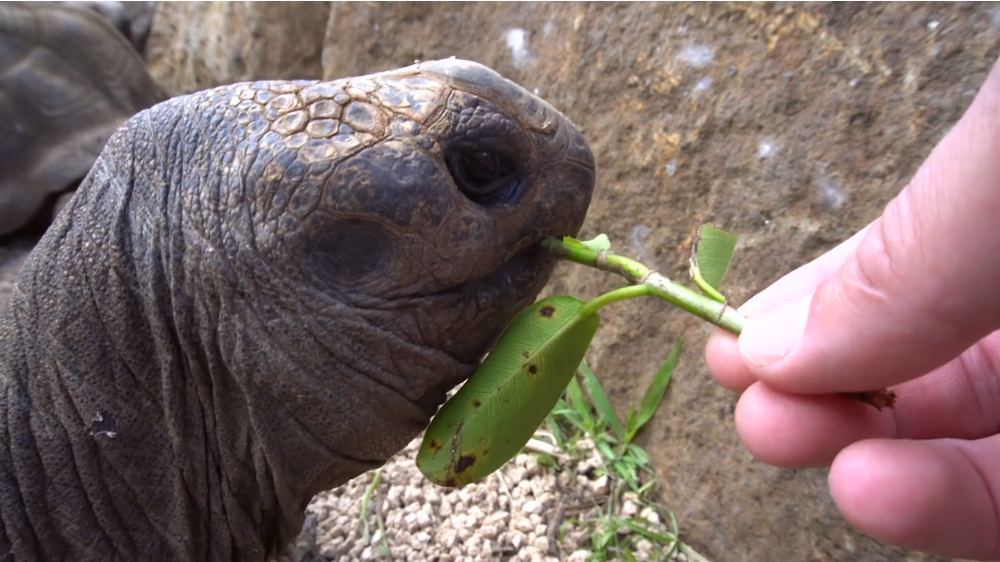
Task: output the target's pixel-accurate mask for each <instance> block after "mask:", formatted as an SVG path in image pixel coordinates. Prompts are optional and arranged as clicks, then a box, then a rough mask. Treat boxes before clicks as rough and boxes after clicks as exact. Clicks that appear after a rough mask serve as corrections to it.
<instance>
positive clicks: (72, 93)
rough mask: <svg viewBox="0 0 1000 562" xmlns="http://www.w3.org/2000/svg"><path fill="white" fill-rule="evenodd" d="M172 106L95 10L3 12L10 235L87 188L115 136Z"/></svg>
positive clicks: (0, 81) (0, 122)
mask: <svg viewBox="0 0 1000 562" xmlns="http://www.w3.org/2000/svg"><path fill="white" fill-rule="evenodd" d="M165 98H166V95H165V94H164V92H163V90H162V89H161V88H160V87H159V86H157V84H156V83H155V82H154V81H153V79H152V78H151V77H150V76H149V74H147V72H146V68H145V65H144V63H143V61H142V58H141V57H140V56H139V54H138V53H137V52H136V50H135V48H134V46H133V45H132V43H130V42H129V40H128V39H126V37H125V36H124V35H122V33H121V32H120V31H119V30H118V29H116V28H115V27H114V26H113V25H112V24H111V23H110V22H109V21H108V20H107V19H106V18H105V17H102V16H101V15H98V13H96V12H95V11H93V10H91V9H87V8H85V7H83V6H80V5H73V4H61V3H52V4H43V3H34V2H33V3H9V4H8V3H5V4H0V236H2V235H5V234H10V233H12V232H15V231H17V230H18V229H20V228H22V227H23V226H25V225H26V224H28V223H29V222H30V221H31V220H32V219H33V218H34V217H35V216H36V215H37V214H38V213H39V212H40V211H42V209H43V208H44V207H45V206H46V204H47V203H50V202H51V201H52V199H53V197H54V196H55V195H57V194H59V193H61V192H64V191H66V190H68V189H71V188H72V187H73V186H74V185H75V184H76V183H78V182H79V181H80V180H81V179H83V177H84V176H85V175H86V174H87V172H88V171H89V170H90V167H91V166H92V165H93V163H94V161H95V160H96V158H97V155H98V154H100V152H101V149H102V148H104V145H105V143H106V142H107V140H108V138H109V137H110V136H111V134H112V133H113V132H114V131H115V129H117V128H118V127H120V126H121V125H122V124H123V123H124V122H125V120H126V119H128V118H129V117H131V116H132V115H134V114H135V113H136V112H138V111H140V110H142V109H145V108H148V107H150V106H152V105H153V104H155V103H157V102H160V101H162V100H164V99H165Z"/></svg>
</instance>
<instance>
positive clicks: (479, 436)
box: [417, 295, 600, 487]
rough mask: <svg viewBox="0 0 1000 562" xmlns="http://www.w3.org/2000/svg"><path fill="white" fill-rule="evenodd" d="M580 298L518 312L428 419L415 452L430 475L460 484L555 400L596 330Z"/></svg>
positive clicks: (493, 463)
mask: <svg viewBox="0 0 1000 562" xmlns="http://www.w3.org/2000/svg"><path fill="white" fill-rule="evenodd" d="M584 304H585V303H584V302H583V301H581V300H580V299H577V298H575V297H570V296H565V295H562V296H553V297H548V298H545V299H542V300H540V301H538V302H536V303H535V304H534V305H532V306H530V307H528V308H527V309H525V310H524V311H522V312H521V314H519V315H518V316H517V317H516V318H515V319H514V320H513V321H512V322H511V323H510V325H509V326H508V327H507V330H506V331H504V333H503V335H501V336H500V339H499V340H498V341H497V343H496V345H495V346H494V347H493V349H492V350H491V351H490V354H489V355H488V356H487V357H486V359H485V360H484V361H483V363H482V364H481V365H480V366H479V369H477V370H476V372H475V373H473V375H472V377H471V378H470V379H469V380H468V382H466V383H465V385H463V386H462V388H461V389H459V391H458V392H457V393H455V396H453V397H452V398H451V400H448V401H447V402H446V403H445V404H444V405H443V406H442V407H441V409H440V410H439V411H438V413H437V415H436V416H434V419H433V420H432V421H431V423H430V426H428V428H427V431H426V432H425V433H424V439H423V442H422V443H421V446H420V451H419V452H418V453H417V467H418V468H420V471H421V472H423V474H424V476H426V477H427V479H428V480H430V481H431V482H434V483H436V484H440V485H442V486H449V487H457V486H462V485H465V484H468V483H471V482H475V481H476V480H479V479H481V478H484V477H486V476H488V475H489V474H491V473H493V472H494V471H495V470H497V469H498V468H500V467H501V466H502V465H503V464H504V463H506V462H507V461H508V460H510V459H511V458H513V457H514V455H516V454H517V453H518V452H519V451H520V450H521V449H522V448H523V447H524V445H525V443H527V442H528V440H529V439H531V436H532V435H533V434H534V433H535V430H537V429H538V427H539V426H540V425H541V424H542V422H543V421H544V420H545V417H546V416H547V415H548V414H549V412H551V411H552V409H553V407H554V406H555V405H556V403H557V402H558V401H559V398H560V397H561V396H562V394H563V391H565V390H566V386H567V384H568V383H569V382H570V380H572V379H573V375H574V374H575V373H576V367H577V365H579V364H580V362H581V361H582V360H583V356H584V354H585V353H586V351H587V348H588V347H589V346H590V341H591V340H592V339H593V338H594V334H595V333H596V332H597V327H598V325H599V324H600V318H599V317H598V316H597V314H588V315H586V316H580V315H579V314H578V313H579V312H580V310H581V309H582V308H583V306H584Z"/></svg>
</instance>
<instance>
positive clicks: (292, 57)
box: [149, 3, 1000, 562]
mask: <svg viewBox="0 0 1000 562" xmlns="http://www.w3.org/2000/svg"><path fill="white" fill-rule="evenodd" d="M326 11H329V17H328V16H327V13H326ZM223 24H225V25H223ZM153 27H154V29H153V32H152V36H151V38H150V45H149V52H150V61H151V65H152V67H153V72H154V75H155V76H156V77H157V78H158V79H159V80H160V81H161V82H162V83H163V84H164V85H165V86H167V87H168V89H170V90H171V91H173V92H180V91H189V90H192V89H198V88H203V87H206V86H208V85H213V84H220V83H226V82H233V81H237V80H245V79H252V78H276V77H292V76H295V77H309V76H317V75H319V74H320V73H322V75H323V76H325V77H327V78H332V77H339V76H347V75H355V74H363V73H368V72H373V71H377V70H380V69H388V68H393V67H398V66H402V65H405V64H409V63H411V62H412V61H413V60H414V59H432V58H439V57H446V56H451V55H455V56H459V57H462V58H468V59H472V60H477V61H479V62H482V63H484V64H488V65H490V66H493V67H494V68H496V69H497V70H499V71H500V72H501V73H503V74H505V75H506V76H508V77H509V78H511V79H513V80H515V81H518V82H520V83H521V84H523V85H525V86H527V87H529V88H537V89H538V91H539V93H540V94H541V95H542V96H543V97H545V98H546V99H547V100H549V101H550V102H551V103H553V104H554V105H555V106H556V107H558V108H560V109H562V110H563V111H564V112H565V113H566V114H567V115H569V116H570V118H571V119H573V120H574V121H575V122H576V123H577V124H578V125H580V126H581V127H582V128H583V130H584V132H585V134H586V135H587V138H588V140H589V142H590V143H591V146H592V148H593V150H594V153H595V155H596V157H597V161H598V173H599V175H598V188H597V191H596V192H595V196H594V202H593V204H592V206H591V212H590V215H589V218H588V221H587V224H586V225H585V227H584V232H582V233H581V234H582V235H584V236H589V235H593V234H596V233H599V232H606V233H608V234H609V236H610V237H611V239H612V241H613V242H616V247H617V248H618V249H619V251H622V252H623V253H629V254H632V255H635V256H637V257H639V258H640V259H642V260H645V261H647V262H649V263H651V264H655V265H656V266H657V267H659V268H660V270H661V272H663V273H664V274H666V275H669V276H671V277H675V278H679V279H681V278H685V277H686V275H687V273H686V257H687V252H688V248H689V245H690V243H691V239H692V236H693V234H694V232H695V230H696V228H697V226H698V225H700V224H701V223H703V222H707V221H713V222H715V223H717V224H719V225H721V226H723V227H725V228H727V229H729V230H732V231H735V232H737V233H739V234H740V236H741V237H742V242H741V245H740V248H739V251H738V253H737V257H736V260H735V262H734V264H733V268H732V270H731V273H730V276H729V278H728V281H727V284H726V287H724V289H725V292H726V293H727V294H728V295H729V297H730V299H731V300H733V301H734V302H736V303H742V302H743V301H744V300H746V298H748V297H749V296H750V295H752V294H753V293H754V292H756V291H758V290H760V289H762V288H764V287H765V286H766V285H767V284H769V283H770V282H772V281H774V280H776V279H777V278H779V277H780V276H781V275H783V274H784V273H787V272H788V271H790V270H791V269H794V268H795V267H796V266H798V265H800V264H802V263H804V262H806V261H808V260H809V259H811V258H813V257H815V256H817V255H819V254H820V253H822V252H823V251H825V250H827V249H829V248H831V247H833V246H834V245H836V244H837V243H839V242H840V241H842V240H844V239H846V238H847V237H848V236H849V235H850V234H852V233H854V232H855V231H857V230H858V229H860V228H861V227H863V226H864V225H865V224H866V223H867V222H869V221H870V220H872V219H873V218H875V217H876V216H878V214H879V213H880V211H881V209H882V207H883V206H884V205H885V204H886V203H887V202H888V201H889V200H890V199H891V198H892V197H893V196H894V194H895V193H897V192H898V191H899V189H901V188H902V187H903V186H904V185H905V183H906V182H907V181H908V179H909V178H910V177H911V176H912V174H913V173H914V171H915V170H916V168H917V166H918V165H919V163H920V162H921V161H922V160H923V159H924V158H925V157H926V155H927V154H928V153H929V152H930V150H931V148H932V147H933V145H934V143H935V142H936V141H937V140H938V139H940V137H941V136H942V135H943V134H944V132H945V131H946V130H947V129H948V128H949V127H950V126H951V125H952V124H953V123H954V122H955V121H956V120H957V119H958V117H959V116H960V115H961V114H962V112H963V111H964V109H965V108H966V107H967V106H968V104H969V103H970V102H971V100H972V97H973V95H974V94H975V92H976V90H977V89H978V88H979V86H980V85H981V83H982V81H983V79H984V77H985V75H986V72H987V71H988V69H989V68H990V66H991V65H992V64H993V62H994V61H995V60H996V59H997V55H998V53H1000V10H998V9H997V8H996V7H995V6H993V5H989V4H948V5H947V6H944V5H938V4H919V5H917V4H871V5H868V4H866V5H858V4H838V3H829V4H826V3H818V4H787V3H782V4H767V5H758V4H690V5H689V4H678V3H669V4H517V5H513V4H511V5H507V4H461V5H459V4H411V3H380V4H369V3H351V4H346V3H345V4H340V3H338V4H334V5H333V6H332V7H327V6H325V5H323V6H310V5H306V4H305V3H303V4H300V5H296V6H289V5H287V4H282V5H280V6H277V5H270V4H260V5H258V4H254V5H244V4H239V5H232V6H229V5H223V4H221V3H220V4H209V3H198V4H196V5H194V6H191V7H185V6H183V5H181V4H173V3H166V4H165V5H164V6H162V7H161V9H160V11H159V13H158V15H157V19H156V21H154V26H153ZM324 28H325V30H324ZM324 37H325V39H324ZM320 48H322V49H323V51H322V58H320V55H319V49H320ZM307 61H309V62H307ZM320 62H321V63H322V67H321V68H320V66H318V64H319V63H320ZM614 286H616V281H615V280H614V279H611V278H610V276H607V275H599V274H597V273H595V272H591V271H585V270H583V269H582V268H578V267H572V266H564V267H562V269H561V272H560V274H559V275H558V276H557V278H555V279H554V281H553V283H552V286H551V291H552V292H557V293H572V294H577V295H580V296H584V297H590V296H594V295H596V294H598V293H599V292H603V291H606V290H608V289H610V288H612V287H614ZM640 315H644V318H645V320H641V319H640V318H641V316H640ZM708 332H709V330H708V328H707V327H706V326H705V325H703V324H702V323H700V322H699V321H696V320H693V319H691V318H687V317H686V316H685V315H684V314H682V313H679V312H676V311H674V310H672V309H671V308H669V307H667V306H666V305H663V304H660V303H655V302H641V303H640V302H627V303H622V304H618V305H615V306H613V307H610V309H608V310H607V312H606V313H605V314H604V328H603V329H602V330H601V331H600V332H599V333H598V336H597V338H596V341H595V345H594V348H593V350H592V353H591V355H590V362H591V365H592V366H593V367H594V368H595V370H596V371H597V373H598V375H599V376H601V377H602V380H603V382H604V383H605V385H606V386H608V387H610V388H611V389H612V390H613V391H614V396H615V398H616V403H617V406H618V408H619V411H620V412H624V411H625V409H626V408H627V406H628V405H629V404H635V403H637V402H638V400H639V398H640V396H641V392H642V390H643V389H644V388H645V386H646V384H648V381H649V379H650V377H651V376H652V374H653V372H654V371H655V369H656V368H657V366H658V365H659V363H660V362H661V361H662V360H663V359H664V357H665V355H666V353H667V352H668V350H669V347H670V344H671V343H672V342H673V341H675V340H676V339H677V338H678V337H680V336H684V337H685V341H686V342H687V346H686V351H685V353H684V355H683V357H682V362H681V365H680V367H679V368H678V370H677V371H676V372H675V375H674V382H673V383H672V385H671V388H670V390H669V392H668V396H667V400H666V404H665V405H664V407H663V408H662V409H661V412H660V414H659V416H658V418H657V419H656V420H655V421H654V423H653V425H652V427H651V428H650V429H651V431H649V432H648V433H647V434H646V436H645V438H644V445H645V446H646V447H647V448H648V449H649V450H651V451H652V453H653V455H654V460H655V462H656V465H657V467H658V470H659V473H660V476H661V477H662V478H663V479H664V480H665V489H664V501H665V503H667V504H668V505H669V506H670V507H671V508H672V509H673V510H674V512H675V513H676V515H677V518H678V520H679V523H680V525H681V529H682V532H683V534H684V538H685V539H686V540H687V541H689V542H691V543H692V544H693V545H694V547H695V548H696V549H697V550H699V551H700V552H702V553H703V554H705V555H707V556H708V557H709V558H711V559H713V560H718V561H723V562H724V561H739V560H817V561H828V560H829V561H832V560H845V561H846V560H869V561H884V560H931V559H933V558H931V557H927V556H923V555H919V554H916V553H911V552H906V551H903V550H901V549H896V548H891V547H887V546H884V545H882V544H880V543H878V542H876V541H874V540H871V539H869V538H866V537H864V536H863V535H861V534H859V533H857V532H856V531H854V530H852V529H851V527H850V526H849V525H848V524H847V523H846V522H844V521H843V519H842V518H841V517H840V516H839V515H838V513H837V511H836V509H835V507H834V505H833V502H832V501H831V500H830V498H829V495H828V492H827V485H826V473H825V471H822V470H804V471H795V470H779V469H776V468H772V467H768V466H765V465H763V464H762V463H759V462H755V461H754V460H753V459H752V458H751V457H750V455H749V453H747V451H746V450H745V449H744V448H743V447H742V445H741V444H740V443H739V441H738V439H737V436H736V433H735V431H734V427H733V408H734V405H735V403H736V396H734V395H733V394H731V393H729V392H727V391H725V390H723V389H722V388H720V387H718V385H716V384H715V383H714V382H713V381H712V379H711V378H710V377H709V374H708V371H707V369H706V367H705V365H704V361H703V359H702V349H703V345H704V341H705V337H706V336H707V334H708Z"/></svg>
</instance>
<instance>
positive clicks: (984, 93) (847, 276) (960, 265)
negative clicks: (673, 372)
mask: <svg viewBox="0 0 1000 562" xmlns="http://www.w3.org/2000/svg"><path fill="white" fill-rule="evenodd" d="M997 327H1000V65H997V66H994V68H993V70H992V71H991V73H990V75H989V76H988V77H987V79H986V83H985V84H984V86H983V88H982V89H981V90H980V92H979V94H978V95H977V97H976V99H975V100H974V101H973V103H972V105H971V106H970V108H969V110H968V111H967V112H966V114H965V115H964V116H963V117H962V119H961V120H960V121H959V122H958V124H957V125H956V126H955V127H954V129H952V130H951V131H950V132H949V133H948V134H947V135H946V136H945V138H944V139H943V140H942V141H941V143H940V144H939V145H938V146H937V147H936V148H935V149H934V151H933V152H932V153H931V156H930V157H929V158H928V159H927V161H926V162H925V163H924V165H923V166H921V168H920V170H919V171H918V172H917V174H916V176H915V177H914V178H913V180H912V181H911V183H910V184H909V185H908V186H907V187H906V188H905V189H904V190H903V192H902V193H900V195H899V196H898V197H896V198H895V199H894V200H893V201H892V202H891V203H890V204H889V205H888V206H887V207H886V209H885V212H884V213H883V214H882V216H881V217H880V218H879V219H878V220H876V221H875V222H874V223H872V225H871V227H870V228H869V229H868V231H867V232H866V233H865V234H864V235H863V236H862V238H861V240H860V243H859V244H858V245H857V247H856V249H855V250H854V251H853V252H852V253H850V254H849V255H848V256H847V257H846V259H845V260H844V262H843V264H842V265H841V266H840V268H839V269H837V270H836V272H835V273H833V275H832V276H831V277H830V279H829V280H827V281H826V282H825V283H823V284H821V285H820V286H819V287H818V288H817V289H816V290H815V292H814V293H812V294H811V295H806V296H805V297H804V298H801V299H797V300H795V301H793V302H790V303H788V304H785V305H784V306H782V307H780V308H778V309H776V310H772V311H770V312H769V313H767V314H765V315H762V316H759V317H757V318H756V319H754V321H752V322H751V323H750V324H749V325H748V326H747V328H746V329H745V330H744V331H743V334H742V335H741V337H740V340H739V349H740V353H741V355H742V356H743V360H744V363H745V364H746V365H747V366H748V367H749V368H750V369H751V371H753V373H754V375H756V376H757V377H758V378H759V379H760V380H762V381H764V382H766V383H767V384H769V385H770V386H773V387H775V388H778V389H781V390H785V391H788V392H800V393H825V392H849V391H860V390H872V389H875V388H881V387H885V386H890V385H893V384H897V383H900V382H902V381H905V380H908V379H911V378H915V377H917V376H919V375H922V374H924V373H926V372H928V371H931V370H932V369H934V368H936V367H938V366H940V365H943V364H944V363H946V362H948V361H949V360H951V359H952V358H954V357H956V356H957V355H959V354H960V353H961V352H962V351H964V350H965V349H966V348H968V347H969V346H971V345H972V344H973V343H975V342H976V341H978V340H979V339H981V338H982V337H984V336H985V335H987V334H988V333H989V332H991V331H993V330H994V329H996V328H997Z"/></svg>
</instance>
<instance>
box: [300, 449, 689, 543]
mask: <svg viewBox="0 0 1000 562" xmlns="http://www.w3.org/2000/svg"><path fill="white" fill-rule="evenodd" d="M419 444H420V441H419V439H418V440H415V441H414V442H412V443H410V445H409V446H407V448H406V449H404V450H403V451H401V452H400V453H399V454H397V455H396V456H395V457H393V458H392V459H390V460H389V462H388V463H386V465H385V466H384V467H383V468H382V471H381V475H380V477H379V483H378V485H377V487H376V488H375V490H374V493H372V494H371V500H370V503H369V507H368V517H367V520H368V526H369V530H370V541H367V542H366V541H365V540H364V524H363V520H362V518H361V512H362V502H363V499H364V497H365V494H366V491H367V490H368V488H369V487H370V485H371V483H372V481H373V479H374V478H376V473H375V472H374V471H373V472H370V473H367V474H364V475H362V476H360V477H358V478H356V479H354V480H352V481H351V482H349V483H348V484H347V485H345V486H342V487H340V488H338V489H336V490H331V491H330V492H327V493H325V494H321V495H319V496H317V497H316V498H315V499H314V500H313V502H312V503H311V504H310V505H309V510H308V520H307V522H306V526H305V531H304V532H303V534H302V536H301V537H300V539H299V543H298V544H297V545H296V549H295V551H294V552H292V553H290V555H289V556H285V557H282V559H283V560H292V561H293V562H294V561H296V560H304V561H325V560H332V561H342V562H346V561H349V560H387V559H391V560H405V561H408V562H410V561H412V562H473V561H475V562H479V561H483V562H486V561H493V560H509V561H513V562H529V561H530V562H535V561H538V562H542V561H544V562H550V561H551V562H559V561H561V560H565V561H569V562H585V561H586V560H587V558H588V557H589V556H590V554H591V553H590V551H589V550H587V546H588V545H589V543H590V535H591V529H590V528H589V527H587V526H584V525H581V524H579V523H575V522H574V521H576V520H586V519H592V518H594V517H596V516H597V514H598V511H597V508H596V507H595V502H600V501H601V500H603V499H604V498H606V497H607V495H608V479H607V477H596V478H595V477H593V475H592V474H593V472H594V470H593V469H594V468H596V467H598V466H600V463H601V460H600V458H599V457H598V453H597V452H596V450H591V451H590V452H589V454H588V456H587V457H586V458H584V459H582V460H579V461H577V460H574V459H565V460H561V461H560V466H561V467H562V468H563V469H564V470H561V471H559V472H558V477H557V476H555V475H554V474H553V472H554V471H552V470H551V469H548V468H546V467H543V466H540V465H539V464H538V462H537V460H536V457H535V456H534V455H532V454H522V455H519V456H518V457H516V458H515V459H514V461H512V462H510V463H508V464H507V465H506V466H504V467H503V468H502V469H501V470H500V471H498V472H497V473H494V474H493V475H491V476H490V477H488V478H487V479H485V480H484V481H482V482H481V483H476V484H471V485H468V486H466V487H464V488H461V489H457V490H453V489H448V488H442V487H439V486H437V485H435V484H432V483H431V482H429V481H427V480H426V479H425V478H424V477H423V475H422V474H420V471H419V470H418V469H417V467H416V464H415V462H414V458H415V457H416V454H417V449H418V448H419ZM622 513H623V514H624V515H636V514H638V515H639V516H640V517H643V518H645V519H647V520H649V521H650V522H652V523H659V522H660V516H659V514H658V513H656V512H655V511H653V510H652V509H649V508H645V509H642V510H640V508H639V506H638V505H637V504H636V503H634V502H631V501H629V500H628V499H626V501H625V502H624V504H623V506H622ZM379 517H381V518H382V520H383V526H382V527H380V526H379V525H378V522H377V518H379ZM564 524H565V528H564V529H563V530H562V531H561V530H560V527H563V525H564ZM383 528H384V531H383V530H382V529H383ZM560 535H563V537H564V538H563V540H562V544H560V543H559V540H558V539H559V537H560ZM383 537H384V542H383ZM383 544H384V545H385V546H387V547H388V556H386V553H385V552H384V551H383V546H382V545H383ZM634 554H635V556H636V559H638V560H652V559H656V556H654V553H653V545H652V544H651V543H649V542H648V541H645V540H640V541H639V542H638V543H637V548H636V551H635V552H634ZM674 560H685V557H684V555H683V554H678V555H677V556H675V558H674Z"/></svg>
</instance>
